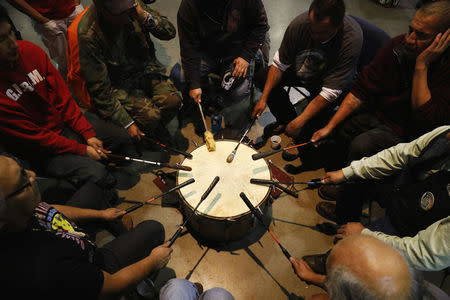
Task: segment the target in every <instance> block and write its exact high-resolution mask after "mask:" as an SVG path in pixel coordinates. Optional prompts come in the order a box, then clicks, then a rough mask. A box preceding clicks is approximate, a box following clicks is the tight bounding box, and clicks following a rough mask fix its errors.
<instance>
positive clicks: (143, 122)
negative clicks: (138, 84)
mask: <svg viewBox="0 0 450 300" xmlns="http://www.w3.org/2000/svg"><path fill="white" fill-rule="evenodd" d="M151 84H152V87H153V97H152V98H148V96H147V95H146V94H145V93H144V92H143V91H142V90H139V89H136V90H133V91H132V92H131V93H130V95H129V97H128V99H127V100H128V101H127V103H122V105H123V106H124V107H125V109H126V110H127V112H128V114H129V115H130V116H131V117H132V118H133V120H134V121H135V122H136V123H137V124H138V125H139V127H142V128H141V129H143V130H152V129H155V128H157V127H158V125H159V124H161V123H162V124H165V123H167V122H169V121H170V120H171V119H172V118H173V117H175V116H176V114H177V113H178V111H179V109H180V107H181V93H180V92H179V91H178V90H177V88H176V87H175V86H174V85H173V83H172V81H171V80H169V79H161V80H159V79H152V80H151Z"/></svg>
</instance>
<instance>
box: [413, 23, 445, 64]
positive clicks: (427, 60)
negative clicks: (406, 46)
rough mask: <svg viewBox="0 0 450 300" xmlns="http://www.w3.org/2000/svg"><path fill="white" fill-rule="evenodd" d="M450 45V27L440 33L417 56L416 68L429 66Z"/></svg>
mask: <svg viewBox="0 0 450 300" xmlns="http://www.w3.org/2000/svg"><path fill="white" fill-rule="evenodd" d="M449 45H450V29H447V31H445V32H444V34H442V33H438V34H437V35H436V37H435V38H434V41H433V42H432V43H431V44H430V46H428V48H427V49H425V50H423V51H422V53H420V54H419V56H417V59H416V68H423V67H425V68H428V66H429V65H430V64H431V63H432V62H434V61H435V60H436V59H437V58H438V57H439V56H440V55H441V54H442V53H444V51H445V50H446V49H447V48H448V46H449Z"/></svg>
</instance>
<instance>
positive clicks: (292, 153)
mask: <svg viewBox="0 0 450 300" xmlns="http://www.w3.org/2000/svg"><path fill="white" fill-rule="evenodd" d="M289 146H294V144H293V143H289V144H287V146H286V147H289ZM298 156H299V152H298V149H297V148H294V149H289V150H283V152H282V153H281V157H283V159H284V160H285V161H293V160H295V159H297V157H298Z"/></svg>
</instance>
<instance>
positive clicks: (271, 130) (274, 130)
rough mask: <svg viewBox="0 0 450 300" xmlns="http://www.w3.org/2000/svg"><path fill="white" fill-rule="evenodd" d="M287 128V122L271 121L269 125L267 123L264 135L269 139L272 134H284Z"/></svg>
mask: <svg viewBox="0 0 450 300" xmlns="http://www.w3.org/2000/svg"><path fill="white" fill-rule="evenodd" d="M285 128H286V125H285V124H280V123H278V122H274V123H270V124H269V125H266V127H264V135H263V137H264V138H266V139H268V138H269V137H271V136H272V135H279V134H282V133H283V132H284V129H285Z"/></svg>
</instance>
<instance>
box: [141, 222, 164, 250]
mask: <svg viewBox="0 0 450 300" xmlns="http://www.w3.org/2000/svg"><path fill="white" fill-rule="evenodd" d="M136 230H142V231H143V232H145V233H144V236H148V237H151V239H152V240H154V241H157V243H158V244H162V243H164V239H165V230H164V226H163V225H162V224H161V223H159V222H158V221H154V220H146V221H143V222H141V223H139V225H138V226H136Z"/></svg>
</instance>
